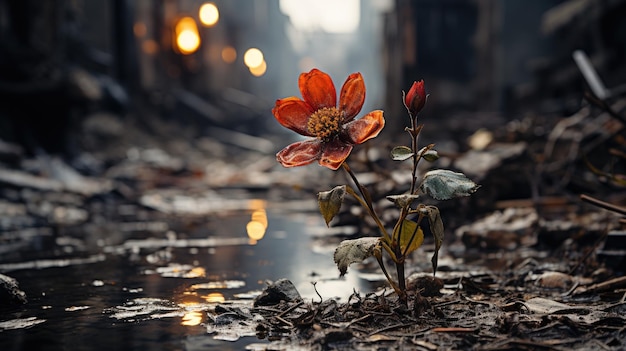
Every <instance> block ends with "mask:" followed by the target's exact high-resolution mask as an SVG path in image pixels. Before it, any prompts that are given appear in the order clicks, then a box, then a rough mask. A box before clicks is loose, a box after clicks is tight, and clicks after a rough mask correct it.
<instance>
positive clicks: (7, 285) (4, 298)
mask: <svg viewBox="0 0 626 351" xmlns="http://www.w3.org/2000/svg"><path fill="white" fill-rule="evenodd" d="M26 302H27V299H26V293H25V292H23V291H22V290H20V288H19V285H18V283H17V280H15V279H14V278H11V277H9V276H7V275H4V274H0V305H3V306H8V305H23V304H25V303H26Z"/></svg>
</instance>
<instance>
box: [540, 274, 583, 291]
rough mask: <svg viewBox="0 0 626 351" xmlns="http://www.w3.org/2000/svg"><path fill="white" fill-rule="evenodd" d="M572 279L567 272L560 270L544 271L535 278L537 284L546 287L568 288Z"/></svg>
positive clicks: (572, 281)
mask: <svg viewBox="0 0 626 351" xmlns="http://www.w3.org/2000/svg"><path fill="white" fill-rule="evenodd" d="M573 283H574V279H572V276H570V275H569V274H565V273H561V272H544V273H543V274H541V275H540V276H539V277H538V278H537V285H538V286H540V287H542V288H546V289H560V290H566V289H569V288H570V287H571V286H572V284H573Z"/></svg>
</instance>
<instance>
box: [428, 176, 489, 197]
mask: <svg viewBox="0 0 626 351" xmlns="http://www.w3.org/2000/svg"><path fill="white" fill-rule="evenodd" d="M479 187H480V185H477V184H476V183H474V182H473V181H471V180H470V179H468V178H467V177H466V176H465V174H463V173H457V172H452V171H450V170H447V169H436V170H433V171H429V172H427V173H426V174H425V175H424V179H423V180H422V184H421V185H420V189H422V191H423V192H425V193H426V194H428V195H430V196H431V197H432V198H434V199H436V200H449V199H452V198H455V197H461V196H470V195H471V194H473V193H475V192H476V190H477V189H478V188H479Z"/></svg>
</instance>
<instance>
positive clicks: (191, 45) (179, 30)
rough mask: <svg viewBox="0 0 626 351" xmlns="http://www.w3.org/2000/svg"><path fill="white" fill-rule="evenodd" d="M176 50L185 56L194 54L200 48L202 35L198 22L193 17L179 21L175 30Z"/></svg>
mask: <svg viewBox="0 0 626 351" xmlns="http://www.w3.org/2000/svg"><path fill="white" fill-rule="evenodd" d="M174 33H175V41H176V48H177V49H178V52H180V53H181V54H183V55H190V54H193V53H194V52H196V51H197V50H198V48H199V47H200V33H198V26H197V25H196V21H195V20H194V19H193V18H191V17H183V18H181V19H179V20H178V22H177V23H176V27H175V29H174Z"/></svg>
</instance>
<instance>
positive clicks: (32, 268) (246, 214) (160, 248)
mask: <svg viewBox="0 0 626 351" xmlns="http://www.w3.org/2000/svg"><path fill="white" fill-rule="evenodd" d="M251 203H252V204H254V206H252V207H251V208H249V209H248V210H246V211H239V212H238V213H236V214H233V215H229V216H227V217H220V218H219V219H218V220H217V221H216V220H214V219H211V220H208V221H207V222H210V223H211V224H210V225H208V226H206V228H208V229H204V230H194V231H193V233H194V234H193V235H182V234H180V233H178V234H177V233H173V232H172V231H171V230H168V231H165V232H164V231H159V230H141V228H140V227H141V225H140V223H136V224H135V226H136V227H138V228H140V229H139V230H133V231H127V232H125V233H124V238H123V239H122V240H120V241H119V242H118V243H117V244H115V245H105V246H99V245H97V243H102V242H106V241H107V238H90V239H89V242H92V243H96V244H95V245H91V246H90V244H89V243H87V242H86V241H87V240H84V239H82V238H71V239H72V240H68V239H70V238H65V239H64V240H60V241H59V240H56V241H55V242H54V243H53V245H57V246H61V245H59V243H64V242H65V243H67V242H73V243H74V245H84V246H86V247H87V249H86V250H85V251H81V253H80V254H76V255H75V256H76V257H73V255H71V254H63V255H62V256H63V257H47V258H40V257H38V258H37V259H31V260H27V259H25V260H24V261H23V262H17V263H16V262H13V263H11V262H0V272H4V273H5V274H8V275H11V276H13V277H14V278H16V279H17V280H18V281H19V283H20V288H21V289H22V290H24V291H25V292H26V293H27V295H28V298H29V303H28V304H27V305H25V306H22V307H13V308H10V309H3V310H2V314H1V316H0V349H2V350H33V349H38V348H40V347H42V346H45V347H44V348H45V349H48V350H53V349H70V348H71V349H116V350H139V349H141V350H150V349H159V350H161V349H165V350H168V349H170V350H174V349H187V350H196V349H204V350H206V349H214V350H218V349H219V350H228V349H233V350H238V349H244V348H245V347H246V346H247V345H248V346H249V347H248V349H260V348H259V347H260V346H259V345H262V344H264V340H258V339H257V338H256V337H255V336H254V335H250V334H249V330H244V331H242V333H241V334H239V335H233V336H232V337H231V338H230V340H237V339H239V337H240V336H246V335H248V337H244V338H241V339H239V340H238V341H236V342H230V341H225V340H229V337H227V336H224V335H220V336H219V337H218V339H221V340H215V338H214V335H212V334H209V333H207V327H206V325H205V323H206V322H207V318H208V317H207V312H210V311H212V310H213V309H214V308H215V306H216V304H217V303H237V301H239V302H241V301H243V302H244V303H245V302H246V301H249V300H250V299H252V298H253V297H254V296H256V294H258V293H259V292H260V291H261V290H262V289H263V287H264V286H265V284H266V281H274V280H278V279H280V278H288V279H290V280H292V281H293V282H294V284H295V285H296V287H297V288H298V290H299V291H300V293H301V294H302V296H303V297H304V298H306V299H315V300H316V301H317V300H318V299H319V297H318V295H317V293H316V291H315V289H317V291H318V292H319V293H320V294H321V296H322V297H323V298H324V299H327V298H333V297H338V298H343V299H345V298H347V297H348V296H349V295H350V294H351V293H352V290H353V288H357V289H358V288H359V280H358V278H357V277H356V276H355V275H354V274H353V275H350V274H349V275H348V279H347V280H339V279H337V276H338V272H337V269H336V267H335V266H334V263H333V261H332V251H330V250H326V251H325V250H319V249H316V250H313V249H312V247H311V245H312V242H313V241H312V240H311V232H314V231H315V230H319V227H320V226H322V225H323V224H322V221H321V219H319V218H317V217H316V216H315V214H312V215H311V216H310V217H309V216H300V217H299V218H298V219H296V220H294V219H293V216H292V215H291V214H289V213H284V212H283V211H280V210H273V209H272V207H271V205H270V206H269V207H268V208H266V207H265V205H266V204H265V203H264V202H262V201H260V202H251ZM283 205H284V204H283ZM196 222H197V219H196ZM195 225H196V226H197V225H198V224H197V223H195ZM146 226H150V224H146ZM162 228H166V226H163V227H162ZM152 229H154V228H152ZM81 241H84V242H81ZM48 249H49V248H48ZM58 249H59V250H61V251H63V249H62V248H58ZM50 252H54V250H52V251H50ZM320 252H321V253H320ZM60 256H61V255H60ZM0 260H2V258H1V257H0ZM313 281H316V282H317V284H316V286H315V288H314V287H313V284H312V283H311V282H313ZM246 333H247V334H246ZM253 343H254V345H256V346H254V345H251V344H253Z"/></svg>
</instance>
